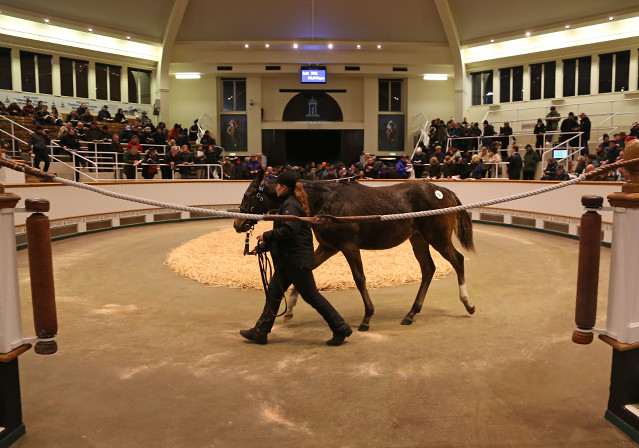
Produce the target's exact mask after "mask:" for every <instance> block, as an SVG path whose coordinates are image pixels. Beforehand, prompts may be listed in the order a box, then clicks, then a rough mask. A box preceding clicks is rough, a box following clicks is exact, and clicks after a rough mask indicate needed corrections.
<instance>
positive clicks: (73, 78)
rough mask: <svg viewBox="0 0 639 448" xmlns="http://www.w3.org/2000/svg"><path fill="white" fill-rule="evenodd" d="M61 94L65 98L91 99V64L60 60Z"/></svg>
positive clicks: (65, 59)
mask: <svg viewBox="0 0 639 448" xmlns="http://www.w3.org/2000/svg"><path fill="white" fill-rule="evenodd" d="M60 93H61V94H62V95H64V96H77V97H80V98H88V97H89V63H88V62H87V61H78V60H76V59H68V58H60Z"/></svg>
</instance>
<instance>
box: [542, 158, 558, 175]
mask: <svg viewBox="0 0 639 448" xmlns="http://www.w3.org/2000/svg"><path fill="white" fill-rule="evenodd" d="M557 166H558V165H557V161H556V160H555V159H550V160H548V163H547V164H546V168H545V169H544V175H543V176H541V180H555V179H556V178H557Z"/></svg>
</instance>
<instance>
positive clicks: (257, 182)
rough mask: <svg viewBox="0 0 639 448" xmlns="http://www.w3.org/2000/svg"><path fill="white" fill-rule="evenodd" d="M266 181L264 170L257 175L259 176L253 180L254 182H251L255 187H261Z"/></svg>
mask: <svg viewBox="0 0 639 448" xmlns="http://www.w3.org/2000/svg"><path fill="white" fill-rule="evenodd" d="M263 180H264V170H260V171H259V172H258V173H257V176H256V177H255V179H253V182H251V183H252V184H254V185H259V184H261V183H262V181H263Z"/></svg>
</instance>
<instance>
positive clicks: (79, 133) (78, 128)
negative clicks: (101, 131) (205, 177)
mask: <svg viewBox="0 0 639 448" xmlns="http://www.w3.org/2000/svg"><path fill="white" fill-rule="evenodd" d="M86 132H87V130H86V129H85V128H84V123H82V122H79V123H78V125H77V126H76V127H75V133H76V135H77V137H78V140H80V141H81V142H83V141H86V135H85V134H86Z"/></svg>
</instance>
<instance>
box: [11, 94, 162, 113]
mask: <svg viewBox="0 0 639 448" xmlns="http://www.w3.org/2000/svg"><path fill="white" fill-rule="evenodd" d="M27 100H31V102H32V103H33V106H34V107H35V106H36V104H38V101H42V102H43V103H44V104H46V105H47V107H48V108H49V109H51V107H52V106H55V107H56V108H57V109H58V112H60V113H61V114H68V113H69V112H70V111H71V109H77V108H78V107H80V105H81V104H83V103H84V104H86V105H87V108H88V109H89V110H90V111H91V114H92V115H94V116H97V115H98V112H99V111H101V110H102V107H103V106H105V105H106V106H109V112H111V116H113V115H115V114H116V112H117V111H118V109H122V110H123V111H124V115H126V116H127V117H138V116H140V115H141V114H142V112H146V113H147V115H148V116H149V118H152V116H151V114H152V113H153V105H151V104H135V103H115V102H113V101H106V100H90V99H85V98H69V97H60V96H54V95H46V94H42V93H24V92H13V91H11V90H0V101H2V102H3V103H4V105H5V106H8V105H9V104H11V103H12V102H13V101H17V102H18V105H19V106H20V107H22V106H24V105H25V104H27Z"/></svg>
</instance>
